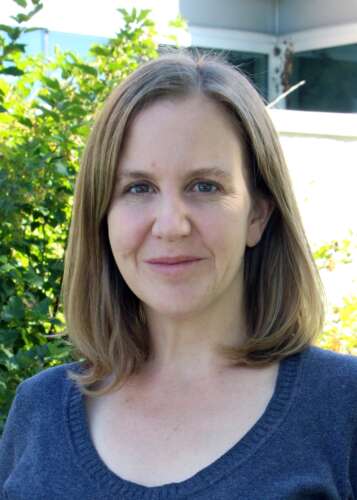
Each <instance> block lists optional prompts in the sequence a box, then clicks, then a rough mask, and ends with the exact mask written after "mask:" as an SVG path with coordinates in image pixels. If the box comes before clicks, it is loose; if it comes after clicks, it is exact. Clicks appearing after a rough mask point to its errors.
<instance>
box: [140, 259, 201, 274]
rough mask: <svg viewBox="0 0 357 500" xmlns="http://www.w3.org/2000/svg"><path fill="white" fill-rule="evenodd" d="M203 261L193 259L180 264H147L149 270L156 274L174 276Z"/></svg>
mask: <svg viewBox="0 0 357 500" xmlns="http://www.w3.org/2000/svg"><path fill="white" fill-rule="evenodd" d="M202 260H203V259H193V260H185V261H181V262H173V263H170V264H169V263H164V262H147V264H148V265H149V266H150V269H152V270H153V271H155V272H157V273H161V274H164V275H167V276H176V275H180V274H183V273H185V272H187V271H188V270H192V269H193V268H194V267H198V264H199V263H200V262H201V261H202Z"/></svg>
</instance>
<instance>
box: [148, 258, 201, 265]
mask: <svg viewBox="0 0 357 500" xmlns="http://www.w3.org/2000/svg"><path fill="white" fill-rule="evenodd" d="M194 260H201V259H200V257H189V256H182V257H159V258H156V259H149V260H147V261H146V262H148V263H149V264H179V263H181V262H192V261H194Z"/></svg>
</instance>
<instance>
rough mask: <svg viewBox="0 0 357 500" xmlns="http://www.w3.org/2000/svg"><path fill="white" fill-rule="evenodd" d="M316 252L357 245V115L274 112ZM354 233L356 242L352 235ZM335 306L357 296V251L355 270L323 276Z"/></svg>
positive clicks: (340, 269) (356, 252)
mask: <svg viewBox="0 0 357 500" xmlns="http://www.w3.org/2000/svg"><path fill="white" fill-rule="evenodd" d="M270 115H271V117H272V119H273V123H274V125H275V127H276V128H277V130H278V132H279V136H280V141H281V144H282V147H283V150H284V155H285V158H286V161H287V164H288V167H289V171H290V175H291V178H292V182H293V186H294V190H295V193H296V197H297V201H298V204H299V207H300V211H301V214H302V218H303V222H304V226H305V230H306V233H307V236H308V239H309V241H310V244H311V246H312V248H313V249H316V248H318V247H320V246H322V245H323V244H325V243H329V242H331V241H333V240H340V241H341V240H343V239H350V240H352V241H354V243H355V244H356V243H357V114H339V113H310V112H306V111H287V110H271V111H270ZM350 232H352V236H351V235H350ZM322 278H323V281H324V284H325V287H326V291H327V296H328V299H329V302H330V303H331V304H336V305H337V304H338V303H342V297H343V296H348V295H352V294H354V295H357V248H356V249H355V250H354V254H353V261H352V263H351V264H344V265H340V266H338V267H337V268H336V269H335V270H333V271H327V270H325V271H323V272H322Z"/></svg>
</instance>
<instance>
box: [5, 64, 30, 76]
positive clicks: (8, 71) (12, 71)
mask: <svg viewBox="0 0 357 500" xmlns="http://www.w3.org/2000/svg"><path fill="white" fill-rule="evenodd" d="M0 73H2V74H4V75H11V76H21V75H23V74H24V72H23V71H22V70H21V69H19V68H17V67H16V66H8V67H7V68H2V69H0Z"/></svg>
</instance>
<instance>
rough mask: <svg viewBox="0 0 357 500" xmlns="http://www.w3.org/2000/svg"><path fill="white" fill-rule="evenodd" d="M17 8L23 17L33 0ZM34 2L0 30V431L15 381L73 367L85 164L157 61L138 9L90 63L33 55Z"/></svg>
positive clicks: (61, 55)
mask: <svg viewBox="0 0 357 500" xmlns="http://www.w3.org/2000/svg"><path fill="white" fill-rule="evenodd" d="M15 1H16V3H17V4H18V5H20V6H21V7H23V9H24V10H25V11H26V7H27V5H26V3H29V2H26V1H25V0H15ZM31 1H32V4H33V5H32V6H31V8H32V11H31V9H30V12H25V13H21V14H18V15H17V16H14V20H15V21H16V23H17V24H16V26H15V27H10V26H4V25H0V106H1V107H0V165H1V169H0V192H1V197H0V220H1V225H0V408H1V414H0V433H1V431H2V428H3V425H4V421H5V418H6V415H7V413H8V409H9V407H10V404H11V401H12V399H13V396H14V391H15V388H16V386H17V384H18V383H19V382H20V381H21V380H23V379H24V378H27V377H29V376H31V375H33V374H35V373H37V372H39V371H40V370H42V369H44V368H46V367H49V366H53V365H56V364H61V363H63V362H67V361H71V360H72V357H71V346H70V344H69V343H68V342H66V341H65V340H63V338H59V337H57V338H56V333H58V332H60V331H61V330H63V327H64V324H63V311H62V308H61V305H60V304H59V292H60V287H61V277H62V271H63V255H64V248H65V247H66V239H67V232H68V227H69V222H70V214H71V205H72V195H73V186H74V180H75V175H76V172H77V170H78V165H79V158H80V156H81V152H82V149H83V145H84V143H85V140H86V137H87V134H88V132H89V130H90V127H91V124H92V120H93V115H94V113H95V112H96V111H97V110H98V107H100V105H101V103H103V101H104V100H105V98H106V97H107V95H108V93H110V91H111V90H112V88H113V87H114V86H116V85H117V84H118V83H119V82H120V81H121V80H122V79H123V78H125V77H126V76H127V75H128V74H129V73H130V72H132V71H133V70H134V69H135V68H136V67H137V66H138V64H140V63H141V62H143V61H146V60H150V59H152V58H155V57H157V46H156V43H155V41H154V39H155V35H156V32H155V27H154V24H153V22H152V21H151V20H150V18H149V11H148V10H143V11H140V12H139V11H136V10H135V9H133V10H132V11H131V12H130V13H129V12H127V11H125V10H123V9H118V10H119V11H120V13H121V14H122V17H123V20H124V26H123V28H122V29H121V30H120V31H119V32H118V33H117V35H116V36H115V37H114V38H112V39H110V40H109V41H108V42H107V43H105V44H102V45H95V46H93V47H92V48H91V49H90V53H89V57H88V58H86V59H85V60H83V59H81V58H80V57H79V56H78V55H76V54H75V53H73V52H61V51H60V50H59V49H58V50H56V53H55V56H54V57H53V58H52V59H51V60H46V58H45V57H44V56H43V55H38V56H35V57H29V56H27V55H26V53H25V46H24V45H23V44H20V43H19V38H20V36H21V34H22V33H24V32H26V31H27V30H26V29H25V28H23V25H22V23H24V22H26V21H27V20H28V19H29V18H30V17H32V15H34V14H35V13H36V12H37V11H38V10H39V9H40V8H41V6H42V5H41V2H40V1H38V0H31ZM1 34H2V35H1ZM2 75H3V76H2ZM48 335H50V336H51V337H48ZM52 335H53V336H54V337H52Z"/></svg>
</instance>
